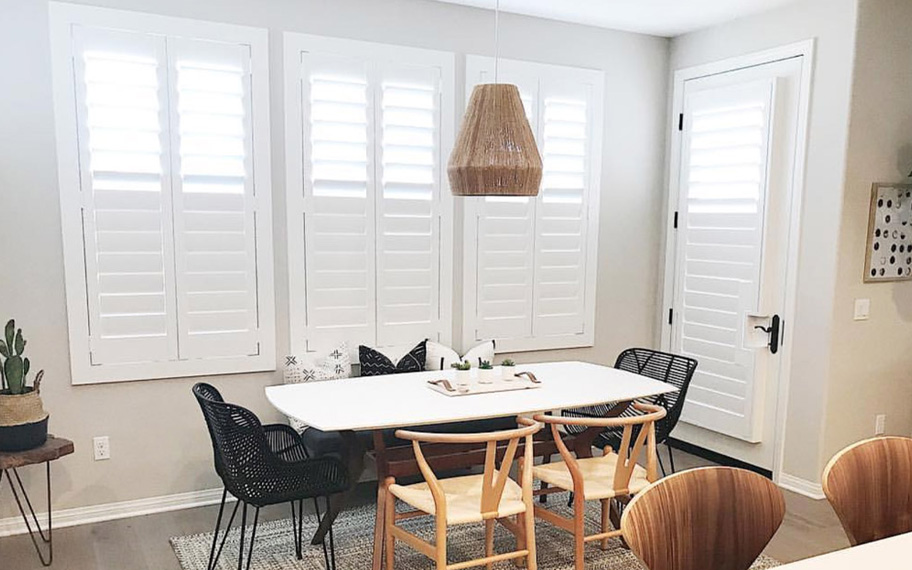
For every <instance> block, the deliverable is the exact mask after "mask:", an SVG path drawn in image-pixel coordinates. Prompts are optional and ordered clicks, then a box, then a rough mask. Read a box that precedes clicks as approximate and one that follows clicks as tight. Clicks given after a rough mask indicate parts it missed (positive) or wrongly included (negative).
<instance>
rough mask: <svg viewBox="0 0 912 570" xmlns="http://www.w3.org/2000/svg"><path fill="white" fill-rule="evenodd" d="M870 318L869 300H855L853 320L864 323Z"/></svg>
mask: <svg viewBox="0 0 912 570" xmlns="http://www.w3.org/2000/svg"><path fill="white" fill-rule="evenodd" d="M870 318H871V300H870V299H855V320H856V321H866V320H868V319H870Z"/></svg>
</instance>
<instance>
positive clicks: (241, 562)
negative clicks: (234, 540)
mask: <svg viewBox="0 0 912 570" xmlns="http://www.w3.org/2000/svg"><path fill="white" fill-rule="evenodd" d="M246 532H247V503H244V506H243V507H242V508H241V542H240V544H239V545H238V565H237V570H241V568H243V567H244V534H245V533H246Z"/></svg>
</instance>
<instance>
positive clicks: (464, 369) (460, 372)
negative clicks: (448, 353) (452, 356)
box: [450, 360, 472, 386]
mask: <svg viewBox="0 0 912 570" xmlns="http://www.w3.org/2000/svg"><path fill="white" fill-rule="evenodd" d="M450 366H451V367H452V368H453V369H455V370H456V385H457V386H468V385H469V381H470V380H471V379H472V363H471V362H469V361H468V360H461V361H459V362H454V363H453V364H451V365H450Z"/></svg>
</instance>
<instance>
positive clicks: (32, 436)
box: [0, 319, 48, 451]
mask: <svg viewBox="0 0 912 570" xmlns="http://www.w3.org/2000/svg"><path fill="white" fill-rule="evenodd" d="M25 345H26V341H25V339H24V338H23V337H22V329H16V322H15V321H14V320H12V319H10V321H9V322H8V323H6V329H5V330H4V338H3V339H0V357H2V358H0V361H2V362H0V364H2V366H0V451H24V450H26V449H32V448H35V447H40V446H41V445H44V442H45V441H47V424H48V414H47V413H46V412H45V411H44V406H43V405H42V403H41V395H40V390H41V379H42V378H43V377H44V370H41V371H40V372H38V374H36V375H35V381H34V382H33V384H32V386H29V385H28V373H29V369H30V368H31V363H30V362H29V359H28V358H23V356H22V353H23V352H25Z"/></svg>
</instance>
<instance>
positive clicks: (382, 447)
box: [371, 430, 389, 570]
mask: <svg viewBox="0 0 912 570" xmlns="http://www.w3.org/2000/svg"><path fill="white" fill-rule="evenodd" d="M373 437H374V462H375V463H376V466H377V518H376V520H375V521H374V553H373V557H372V559H371V570H381V569H382V568H383V550H384V548H385V546H386V532H385V530H386V494H387V493H388V492H389V491H388V490H387V487H388V486H389V482H388V481H387V477H388V476H389V464H388V463H387V458H386V442H385V441H383V432H382V431H380V430H375V431H374V436H373Z"/></svg>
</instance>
